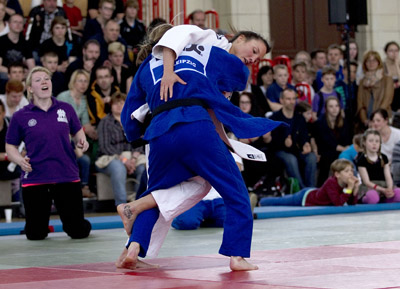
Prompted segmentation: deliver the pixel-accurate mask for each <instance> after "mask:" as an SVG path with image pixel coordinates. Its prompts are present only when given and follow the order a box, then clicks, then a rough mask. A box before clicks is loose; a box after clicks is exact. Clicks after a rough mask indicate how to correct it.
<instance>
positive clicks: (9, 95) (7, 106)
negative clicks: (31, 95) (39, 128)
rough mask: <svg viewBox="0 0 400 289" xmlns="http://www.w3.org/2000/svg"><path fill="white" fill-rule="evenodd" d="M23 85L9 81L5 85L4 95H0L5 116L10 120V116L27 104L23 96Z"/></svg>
mask: <svg viewBox="0 0 400 289" xmlns="http://www.w3.org/2000/svg"><path fill="white" fill-rule="evenodd" d="M24 90H25V88H24V85H23V84H22V82H21V81H19V80H9V81H8V82H7V84H6V94H5V95H4V94H1V95H0V100H1V101H2V102H3V109H4V111H5V116H6V117H7V118H8V119H11V117H12V115H13V114H14V113H15V112H16V111H18V110H20V109H21V108H23V107H24V106H25V105H28V104H29V102H28V100H27V99H26V98H25V96H24Z"/></svg>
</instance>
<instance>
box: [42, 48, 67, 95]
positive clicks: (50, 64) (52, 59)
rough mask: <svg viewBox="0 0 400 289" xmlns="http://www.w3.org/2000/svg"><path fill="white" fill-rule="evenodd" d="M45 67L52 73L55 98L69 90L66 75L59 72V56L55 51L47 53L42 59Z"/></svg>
mask: <svg viewBox="0 0 400 289" xmlns="http://www.w3.org/2000/svg"><path fill="white" fill-rule="evenodd" d="M40 61H41V62H42V65H43V67H45V68H47V69H48V70H49V71H50V72H51V73H52V75H51V82H52V83H53V96H57V95H59V94H60V93H61V92H63V91H65V90H68V87H67V83H66V82H67V81H66V80H65V76H64V73H62V72H59V71H57V70H58V55H57V53H55V52H54V51H49V52H46V53H45V54H44V55H43V56H42V57H41V58H40Z"/></svg>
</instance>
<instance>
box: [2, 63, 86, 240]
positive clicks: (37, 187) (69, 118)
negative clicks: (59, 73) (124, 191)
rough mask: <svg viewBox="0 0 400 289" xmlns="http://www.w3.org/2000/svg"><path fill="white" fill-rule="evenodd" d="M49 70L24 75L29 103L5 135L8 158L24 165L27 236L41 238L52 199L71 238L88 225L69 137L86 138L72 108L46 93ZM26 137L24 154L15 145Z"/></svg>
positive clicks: (80, 234) (80, 144) (83, 233)
mask: <svg viewBox="0 0 400 289" xmlns="http://www.w3.org/2000/svg"><path fill="white" fill-rule="evenodd" d="M50 74H51V73H50V71H48V70H47V69H46V68H43V67H35V68H34V69H32V71H31V72H30V74H29V75H28V77H27V80H26V86H27V90H28V97H29V98H30V99H31V100H32V102H31V103H30V104H29V105H27V106H25V107H24V108H23V109H21V110H19V111H17V112H16V113H15V114H14V116H13V118H12V120H11V123H10V127H9V129H8V132H7V138H6V141H7V143H6V151H7V155H8V158H9V159H10V160H11V161H13V162H15V163H16V164H17V165H19V166H20V167H21V169H22V170H23V173H22V176H21V180H22V195H23V199H24V204H25V215H26V224H25V233H26V237H27V238H28V239H29V240H42V239H44V238H46V237H47V235H48V233H49V229H48V226H49V218H50V208H51V205H52V202H53V201H54V204H55V206H56V208H57V211H58V213H59V214H60V219H61V221H62V223H63V230H64V231H65V232H66V233H67V234H68V235H69V236H70V237H71V238H73V239H81V238H86V237H87V236H88V235H89V233H90V230H91V225H90V223H89V222H88V221H87V220H85V219H84V215H83V202H82V191H81V187H80V181H79V172H78V166H77V164H76V158H75V154H74V151H73V149H72V146H71V142H70V135H72V136H73V140H74V142H75V143H76V145H77V146H78V147H79V148H81V149H82V150H84V151H85V150H87V148H88V143H87V141H86V138H85V133H84V132H83V129H82V128H81V126H80V123H79V120H78V118H77V116H76V113H75V111H74V109H73V108H72V107H71V106H70V105H69V104H66V103H64V102H59V101H58V100H56V99H55V98H54V97H52V96H51V91H52V89H51V88H52V87H51V86H52V84H51V80H50ZM22 141H23V142H25V147H26V153H27V154H26V156H25V157H23V156H22V155H21V154H20V153H19V151H18V146H19V145H20V143H21V142H22Z"/></svg>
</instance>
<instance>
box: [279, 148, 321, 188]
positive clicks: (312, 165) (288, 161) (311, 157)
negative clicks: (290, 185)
mask: <svg viewBox="0 0 400 289" xmlns="http://www.w3.org/2000/svg"><path fill="white" fill-rule="evenodd" d="M276 156H277V158H279V159H280V160H282V161H283V163H284V164H285V169H286V172H287V174H288V175H289V177H293V178H296V179H298V180H299V185H300V188H302V189H303V188H305V187H315V185H316V183H315V182H316V177H315V175H316V172H317V156H316V155H315V154H314V153H313V152H311V153H309V154H305V155H304V154H300V155H299V156H298V157H297V156H295V155H294V154H291V153H288V152H285V151H277V152H276ZM298 158H299V159H298ZM299 161H300V162H301V163H303V164H304V179H303V177H302V176H301V173H300V167H299Z"/></svg>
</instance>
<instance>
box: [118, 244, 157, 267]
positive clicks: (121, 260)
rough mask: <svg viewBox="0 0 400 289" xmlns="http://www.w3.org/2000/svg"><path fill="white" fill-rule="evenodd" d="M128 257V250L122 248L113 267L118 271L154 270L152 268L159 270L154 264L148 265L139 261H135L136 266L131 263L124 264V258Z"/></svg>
mask: <svg viewBox="0 0 400 289" xmlns="http://www.w3.org/2000/svg"><path fill="white" fill-rule="evenodd" d="M127 255H128V249H126V248H124V250H123V251H122V253H121V255H120V256H119V258H118V259H117V261H115V267H117V268H119V269H130V270H134V269H154V268H159V267H160V266H159V265H156V264H150V263H146V262H143V261H141V260H137V262H136V264H135V265H133V264H132V262H126V261H125V258H126V256H127Z"/></svg>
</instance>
